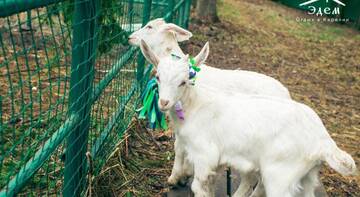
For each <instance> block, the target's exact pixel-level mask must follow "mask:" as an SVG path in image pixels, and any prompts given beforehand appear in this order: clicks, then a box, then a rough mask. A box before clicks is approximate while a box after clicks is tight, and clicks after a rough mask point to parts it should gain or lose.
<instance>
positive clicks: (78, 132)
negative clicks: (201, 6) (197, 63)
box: [0, 0, 191, 197]
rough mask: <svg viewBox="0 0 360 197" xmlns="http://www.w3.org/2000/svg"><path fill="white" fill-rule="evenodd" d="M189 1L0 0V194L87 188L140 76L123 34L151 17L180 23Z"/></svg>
mask: <svg viewBox="0 0 360 197" xmlns="http://www.w3.org/2000/svg"><path fill="white" fill-rule="evenodd" d="M190 5H191V1H190V0H142V1H140V0H27V1H20V0H1V1H0V54H1V55H0V75H1V77H0V85H1V87H0V189H1V191H0V197H2V196H14V195H18V196H43V195H63V196H80V195H85V194H86V189H87V185H88V183H89V179H90V178H91V177H89V176H90V175H89V174H91V176H96V174H97V173H99V172H100V170H101V167H102V166H103V165H104V163H105V161H106V159H107V158H108V157H109V154H110V153H111V150H112V149H113V148H114V146H115V145H116V143H118V142H119V140H120V139H121V138H122V134H123V132H124V131H125V130H126V128H127V127H128V125H129V123H130V121H131V119H132V118H133V116H134V113H135V110H134V109H135V108H136V107H137V104H138V100H139V96H140V94H141V92H142V90H143V87H144V84H145V82H146V81H147V80H148V73H149V72H148V69H147V67H146V66H145V60H144V58H143V57H142V55H141V54H140V53H139V50H138V49H137V48H135V47H131V46H129V45H128V44H127V36H128V35H129V34H130V33H131V32H132V31H134V30H136V29H138V28H140V27H141V26H142V25H144V24H146V23H147V22H148V21H149V20H150V19H153V18H158V17H164V18H165V19H166V20H167V21H169V22H174V23H177V24H178V25H181V26H183V27H187V24H188V20H189V12H190ZM90 163H91V164H92V165H89V164H90Z"/></svg>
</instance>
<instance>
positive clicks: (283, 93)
mask: <svg viewBox="0 0 360 197" xmlns="http://www.w3.org/2000/svg"><path fill="white" fill-rule="evenodd" d="M191 37H192V33H191V32H189V31H187V30H185V29H183V28H181V27H179V26H177V25H175V24H171V23H166V22H165V21H164V20H163V19H161V18H159V19H155V20H152V21H150V22H149V23H148V24H147V25H145V26H144V27H143V28H141V29H139V30H138V31H135V32H134V33H132V34H131V35H130V36H129V43H130V44H131V45H134V46H140V40H144V41H145V42H146V43H147V44H148V45H149V46H150V47H151V49H152V50H154V53H155V54H156V55H157V56H158V57H166V56H170V55H171V54H174V55H177V56H180V57H184V56H185V54H184V53H183V51H182V50H181V48H180V47H179V44H178V42H182V41H185V40H188V39H190V38H191ZM201 69H202V71H201V72H202V73H201V74H202V77H201V78H199V79H198V81H197V83H198V84H204V86H207V87H208V88H213V89H214V90H221V91H222V92H224V91H226V92H227V93H229V94H233V93H239V92H240V93H244V94H259V95H268V96H275V97H280V98H290V94H289V91H288V90H287V88H285V87H284V86H283V85H282V84H281V83H280V82H279V81H278V80H276V79H274V78H272V77H269V76H266V75H263V74H260V73H257V72H252V71H245V70H223V69H219V68H214V67H210V66H207V65H202V66H201Z"/></svg>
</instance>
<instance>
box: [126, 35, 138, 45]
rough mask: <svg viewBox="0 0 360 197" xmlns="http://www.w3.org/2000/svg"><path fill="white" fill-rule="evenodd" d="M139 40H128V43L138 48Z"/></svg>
mask: <svg viewBox="0 0 360 197" xmlns="http://www.w3.org/2000/svg"><path fill="white" fill-rule="evenodd" d="M137 40H138V39H137V38H134V37H132V38H129V39H128V42H129V44H130V45H133V46H137Z"/></svg>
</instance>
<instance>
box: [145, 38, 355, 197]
mask: <svg viewBox="0 0 360 197" xmlns="http://www.w3.org/2000/svg"><path fill="white" fill-rule="evenodd" d="M141 50H142V52H143V54H144V56H145V57H146V59H147V60H148V61H149V62H151V63H152V64H153V65H154V66H155V67H157V73H156V78H157V80H158V85H159V103H158V105H159V108H160V109H161V110H162V111H169V112H170V117H171V121H172V122H173V123H174V127H175V128H174V131H175V132H176V137H177V139H176V143H177V145H179V146H183V147H184V148H185V152H186V155H187V159H188V160H189V161H190V163H191V164H193V167H194V181H193V182H192V185H191V189H192V191H193V192H194V194H195V196H196V197H205V196H213V193H212V191H211V189H210V188H212V187H210V186H209V183H211V181H210V180H211V178H210V177H211V175H213V174H214V170H215V169H217V167H218V166H221V165H226V166H231V167H233V168H235V169H236V170H238V171H239V172H240V174H241V175H242V177H246V176H248V175H249V173H251V172H254V171H259V172H260V173H261V176H262V183H263V185H264V188H265V191H266V195H267V196H268V197H291V196H295V195H296V194H298V193H299V192H300V191H301V190H303V192H304V195H305V196H307V197H308V196H310V197H312V196H314V188H315V187H314V186H315V184H314V183H313V182H314V181H316V180H317V176H318V171H319V166H320V164H321V163H322V162H327V163H328V164H329V165H330V167H331V168H333V169H334V170H336V171H337V172H339V173H341V174H343V175H351V174H354V173H355V172H356V166H355V162H354V160H353V159H352V157H351V156H350V155H349V154H347V153H346V152H344V151H342V150H340V149H339V148H338V147H337V145H336V144H335V142H334V141H333V140H332V139H331V137H330V135H329V134H328V132H327V131H326V128H325V127H324V125H323V123H322V121H321V120H320V118H319V117H318V115H317V114H316V113H315V112H314V111H313V110H312V109H311V108H309V107H308V106H306V105H304V104H301V103H298V102H295V101H292V100H290V99H280V98H275V97H267V96H256V95H252V96H251V95H243V94H238V95H233V96H230V95H228V94H223V93H220V92H213V91H211V90H208V89H207V88H205V87H204V86H201V84H196V85H195V86H192V85H191V84H190V81H189V66H188V65H189V63H188V62H189V60H188V56H185V57H184V58H182V59H180V60H176V59H174V58H172V57H163V58H159V57H158V56H157V55H156V54H155V53H154V52H153V51H152V50H151V49H150V47H149V46H147V45H146V43H145V42H144V41H142V42H141ZM208 51H209V50H208V45H207V44H206V45H205V47H204V49H203V50H202V51H201V52H200V54H199V55H198V56H197V62H198V63H199V64H201V63H203V62H204V61H205V60H206V58H207V56H208ZM202 74H203V73H201V72H200V73H199V79H200V78H201V77H203V76H202ZM177 102H181V103H182V106H183V111H184V114H185V120H180V119H179V118H177V116H176V112H175V109H174V105H175V104H176V103H177ZM245 180H246V179H245ZM245 185H246V184H245ZM243 186H244V184H243ZM240 187H241V186H240ZM242 190H243V191H241V189H239V190H238V191H237V192H239V193H241V195H239V193H236V194H235V195H234V196H242V195H245V193H246V191H245V190H249V188H248V187H245V186H244V188H243V189H242Z"/></svg>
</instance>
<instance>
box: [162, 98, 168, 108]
mask: <svg viewBox="0 0 360 197" xmlns="http://www.w3.org/2000/svg"><path fill="white" fill-rule="evenodd" d="M160 104H161V106H163V107H166V106H167V105H168V104H169V100H164V99H160Z"/></svg>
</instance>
